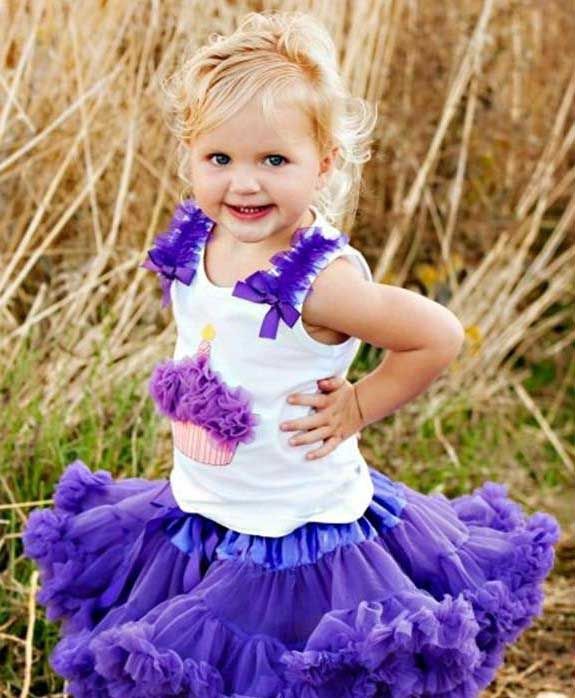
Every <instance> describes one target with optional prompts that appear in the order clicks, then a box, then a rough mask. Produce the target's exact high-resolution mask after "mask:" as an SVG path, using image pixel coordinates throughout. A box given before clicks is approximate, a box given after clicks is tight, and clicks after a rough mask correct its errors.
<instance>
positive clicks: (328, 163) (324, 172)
mask: <svg viewBox="0 0 575 698" xmlns="http://www.w3.org/2000/svg"><path fill="white" fill-rule="evenodd" d="M338 152H339V147H338V146H335V147H334V148H331V149H330V150H328V152H327V153H326V154H325V155H324V156H323V158H322V159H321V161H320V166H319V173H318V177H319V181H318V188H321V187H323V186H324V184H325V183H326V181H327V179H328V177H329V175H330V173H331V172H332V170H333V167H334V164H335V159H336V157H337V154H338Z"/></svg>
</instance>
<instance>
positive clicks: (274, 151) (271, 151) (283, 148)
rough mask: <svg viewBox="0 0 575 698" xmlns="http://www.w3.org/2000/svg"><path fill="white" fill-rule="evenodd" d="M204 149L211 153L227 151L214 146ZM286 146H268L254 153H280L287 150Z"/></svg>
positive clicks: (257, 154)
mask: <svg viewBox="0 0 575 698" xmlns="http://www.w3.org/2000/svg"><path fill="white" fill-rule="evenodd" d="M205 150H206V151H208V152H211V153H212V152H213V153H225V152H227V151H226V149H225V148H216V147H208V148H205ZM287 150H288V148H287V146H282V147H281V148H268V149H267V150H262V151H261V152H259V153H256V156H259V155H269V154H270V153H280V152H282V151H287Z"/></svg>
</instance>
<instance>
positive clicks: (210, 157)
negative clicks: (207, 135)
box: [208, 153, 287, 167]
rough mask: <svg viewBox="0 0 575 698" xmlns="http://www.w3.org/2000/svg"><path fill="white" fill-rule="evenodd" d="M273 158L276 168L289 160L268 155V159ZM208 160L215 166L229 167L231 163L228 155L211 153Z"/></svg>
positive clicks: (281, 156)
mask: <svg viewBox="0 0 575 698" xmlns="http://www.w3.org/2000/svg"><path fill="white" fill-rule="evenodd" d="M213 158H225V162H222V161H221V160H219V159H218V160H216V161H214V160H213ZM272 158H273V159H274V160H273V162H272V165H273V166H274V167H279V166H280V165H281V164H282V163H283V162H284V161H285V162H287V158H285V157H284V156H283V155H278V154H276V153H274V154H273V155H266V159H270V160H271V159H272ZM278 158H279V160H280V162H278ZM208 160H209V161H210V162H212V164H214V165H220V166H223V165H227V164H228V163H229V160H230V157H229V155H226V154H225V153H211V154H210V155H208Z"/></svg>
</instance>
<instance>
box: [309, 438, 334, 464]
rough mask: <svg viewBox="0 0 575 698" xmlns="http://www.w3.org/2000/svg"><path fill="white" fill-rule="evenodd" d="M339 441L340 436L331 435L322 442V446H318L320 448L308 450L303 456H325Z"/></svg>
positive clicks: (311, 457) (312, 457) (310, 457)
mask: <svg viewBox="0 0 575 698" xmlns="http://www.w3.org/2000/svg"><path fill="white" fill-rule="evenodd" d="M340 443H341V438H340V437H339V436H332V437H331V438H330V439H328V440H327V441H326V442H325V443H324V444H323V446H320V448H316V449H315V450H314V451H308V452H307V453H306V456H305V457H306V459H307V460H315V459H316V458H321V457H322V456H326V455H327V454H328V453H331V452H332V451H335V449H336V448H337V447H338V446H339V444H340Z"/></svg>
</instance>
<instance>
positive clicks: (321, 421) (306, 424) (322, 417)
mask: <svg viewBox="0 0 575 698" xmlns="http://www.w3.org/2000/svg"><path fill="white" fill-rule="evenodd" d="M327 423H328V415H327V414H326V413H325V412H314V413H313V414H310V415H308V416H307V417H301V418H300V419H292V420H288V421H287V422H282V423H281V424H280V429H281V430H282V431H307V430H308V429H315V428H316V427H322V426H325V425H326V424H327Z"/></svg>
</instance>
